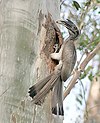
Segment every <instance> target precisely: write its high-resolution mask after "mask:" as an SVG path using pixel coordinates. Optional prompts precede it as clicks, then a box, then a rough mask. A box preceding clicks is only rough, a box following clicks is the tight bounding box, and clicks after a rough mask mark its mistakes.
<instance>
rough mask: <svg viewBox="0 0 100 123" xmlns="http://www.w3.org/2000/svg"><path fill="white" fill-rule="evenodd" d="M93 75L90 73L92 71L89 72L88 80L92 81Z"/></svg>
mask: <svg viewBox="0 0 100 123" xmlns="http://www.w3.org/2000/svg"><path fill="white" fill-rule="evenodd" d="M93 77H94V76H93V74H92V72H91V73H90V75H89V76H88V78H89V80H90V81H92V80H93Z"/></svg>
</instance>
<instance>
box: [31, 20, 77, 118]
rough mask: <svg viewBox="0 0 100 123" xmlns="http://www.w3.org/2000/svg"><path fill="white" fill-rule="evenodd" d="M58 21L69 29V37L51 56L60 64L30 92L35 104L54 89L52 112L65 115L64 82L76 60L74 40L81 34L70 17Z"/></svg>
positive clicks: (39, 102)
mask: <svg viewBox="0 0 100 123" xmlns="http://www.w3.org/2000/svg"><path fill="white" fill-rule="evenodd" d="M57 22H58V23H60V24H63V25H64V26H65V27H66V28H67V29H68V30H69V37H68V38H67V39H66V40H65V41H64V42H63V44H62V46H61V49H60V51H59V52H58V53H52V54H51V58H52V59H56V60H58V61H59V64H58V65H57V66H56V67H55V70H54V72H53V73H52V74H50V75H49V76H47V77H46V78H44V79H42V80H41V81H39V82H38V83H36V84H35V85H33V86H32V87H31V88H29V94H30V96H31V97H32V98H33V102H34V103H35V104H41V100H42V99H43V98H44V97H45V96H46V94H47V93H48V92H49V91H50V90H52V103H51V104H52V113H53V114H55V115H62V116H63V115H64V111H63V96H62V91H63V90H62V82H63V81H64V82H65V81H66V80H67V79H68V78H69V76H70V75H71V72H72V70H73V68H74V65H75V62H76V50H75V45H74V41H75V39H76V38H77V37H78V35H79V30H78V28H77V27H76V26H75V24H74V23H73V22H71V21H70V20H68V19H67V20H66V21H57Z"/></svg>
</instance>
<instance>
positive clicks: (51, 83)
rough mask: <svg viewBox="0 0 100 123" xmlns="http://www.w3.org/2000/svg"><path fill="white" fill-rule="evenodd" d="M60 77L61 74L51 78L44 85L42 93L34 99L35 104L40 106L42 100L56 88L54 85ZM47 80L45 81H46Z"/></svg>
mask: <svg viewBox="0 0 100 123" xmlns="http://www.w3.org/2000/svg"><path fill="white" fill-rule="evenodd" d="M59 77H60V72H59V73H56V74H54V73H53V75H52V76H51V78H50V79H49V80H48V81H47V82H46V83H45V84H44V86H43V87H42V88H41V90H40V91H38V93H37V94H36V95H35V96H34V97H33V103H35V104H38V102H40V100H41V99H43V98H44V97H45V96H46V94H47V93H48V92H49V91H50V90H51V89H52V88H53V87H54V85H55V84H56V83H57V82H58V79H59ZM44 80H45V79H44Z"/></svg>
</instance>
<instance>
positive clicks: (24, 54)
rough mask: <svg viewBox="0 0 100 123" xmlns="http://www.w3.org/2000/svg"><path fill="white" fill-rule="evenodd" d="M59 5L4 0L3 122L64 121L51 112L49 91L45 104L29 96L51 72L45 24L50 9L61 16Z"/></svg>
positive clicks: (0, 23) (47, 0) (0, 57)
mask: <svg viewBox="0 0 100 123" xmlns="http://www.w3.org/2000/svg"><path fill="white" fill-rule="evenodd" d="M59 6H60V1H59V0H3V1H1V3H0V123H62V122H63V120H62V119H60V118H54V117H53V116H52V114H51V110H50V109H51V105H50V98H51V97H50V94H48V96H47V97H46V99H45V102H44V103H43V105H42V106H36V105H33V104H32V102H31V100H30V98H29V97H28V88H29V87H30V86H31V85H33V83H35V82H37V81H38V80H40V79H42V78H44V77H45V76H47V74H49V73H50V69H49V63H48V60H47V59H48V58H49V55H48V57H47V55H46V50H44V49H45V48H43V47H44V45H45V43H44V42H45V40H46V36H47V34H46V33H47V32H46V29H45V28H44V27H43V26H42V24H43V23H44V22H45V20H46V18H45V15H47V14H48V12H49V13H50V14H51V15H52V17H53V19H54V20H57V19H59V15H60V14H59V12H60V10H59ZM50 34H51V33H50ZM51 37H52V34H51ZM48 45H49V43H48ZM42 51H43V52H42ZM44 51H45V55H44ZM50 52H51V51H50Z"/></svg>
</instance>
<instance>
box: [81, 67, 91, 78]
mask: <svg viewBox="0 0 100 123" xmlns="http://www.w3.org/2000/svg"><path fill="white" fill-rule="evenodd" d="M91 69H93V67H92V66H88V67H87V69H86V70H85V71H84V72H83V73H82V74H81V76H80V80H81V79H84V78H85V77H86V76H87V75H88V74H89V72H90V70H91ZM88 77H89V79H92V73H90V74H89V76H88Z"/></svg>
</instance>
